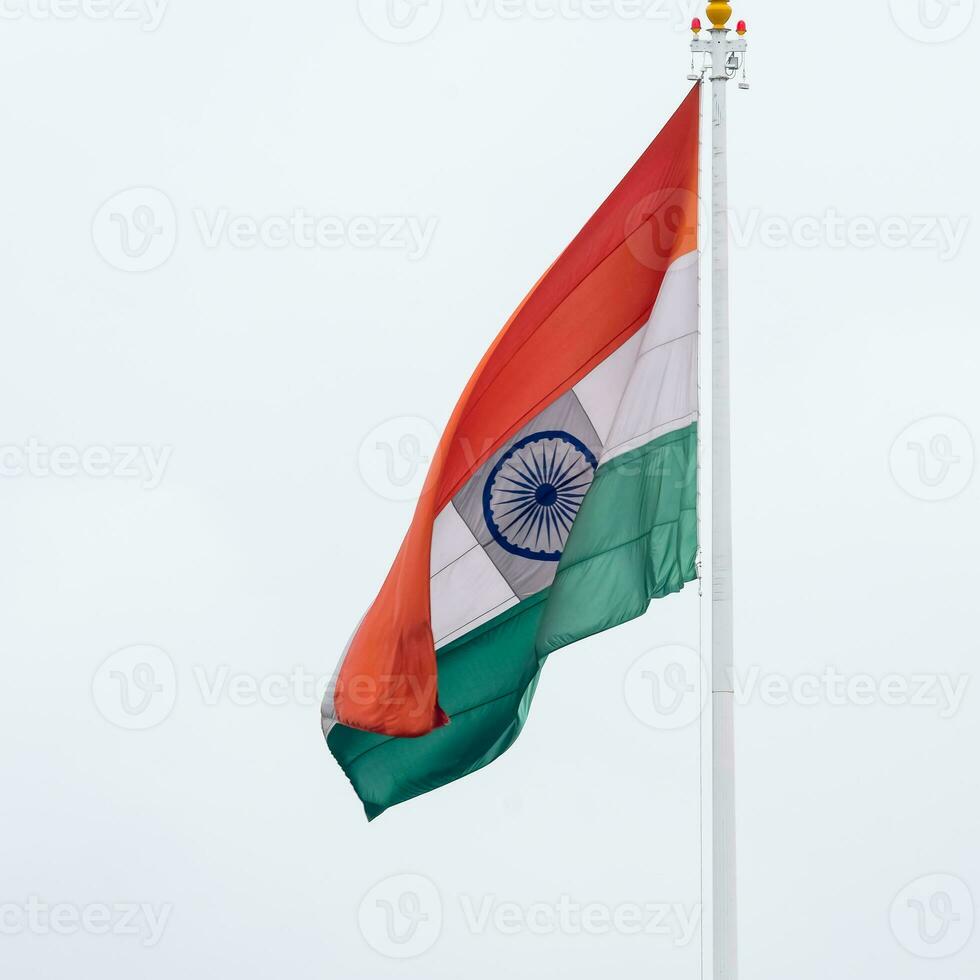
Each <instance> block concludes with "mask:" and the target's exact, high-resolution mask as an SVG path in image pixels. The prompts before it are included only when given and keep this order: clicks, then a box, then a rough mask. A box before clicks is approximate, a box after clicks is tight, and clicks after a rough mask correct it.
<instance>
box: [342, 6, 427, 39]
mask: <svg viewBox="0 0 980 980" xmlns="http://www.w3.org/2000/svg"><path fill="white" fill-rule="evenodd" d="M357 6H358V9H359V10H360V13H361V20H362V21H363V22H364V26H365V27H367V29H368V30H369V31H370V32H371V33H372V34H374V36H375V37H379V38H381V40H382V41H390V42H391V43H392V44H411V43H412V42H413V41H421V40H422V38H425V37H428V36H429V35H430V34H431V33H432V32H433V31H434V30H435V29H436V27H437V26H438V25H439V20H440V19H441V17H442V0H358V4H357Z"/></svg>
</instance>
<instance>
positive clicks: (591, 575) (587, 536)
mask: <svg viewBox="0 0 980 980" xmlns="http://www.w3.org/2000/svg"><path fill="white" fill-rule="evenodd" d="M696 505H697V428H696V426H694V425H691V426H688V427H687V428H685V429H681V430H679V431H677V432H672V433H670V434H668V435H666V436H662V437H661V438H660V439H656V440H654V441H653V442H650V443H648V444H647V445H646V446H643V447H641V448H640V449H636V450H633V451H632V452H630V453H627V454H625V455H624V456H621V457H619V458H618V459H615V460H613V461H612V462H610V463H607V464H605V465H603V466H601V467H600V468H599V470H598V471H597V472H596V476H595V479H594V480H593V483H592V486H591V488H590V489H589V492H588V494H587V495H586V497H585V500H584V501H583V504H582V508H581V510H580V511H579V514H578V516H577V518H576V520H575V523H574V525H573V526H572V531H571V534H570V535H569V539H568V542H567V544H566V547H565V551H564V554H563V555H562V559H561V562H560V563H559V566H558V574H557V576H556V578H555V581H554V583H553V585H552V586H551V588H550V589H546V590H544V591H542V592H539V593H538V594H537V595H535V596H532V597H531V598H529V599H525V600H524V601H523V602H521V603H519V604H518V605H516V606H514V607H512V608H511V609H508V610H507V611H506V612H504V613H502V614H501V615H499V616H497V617H495V618H494V619H492V620H490V621H489V622H488V623H484V624H483V625H482V626H480V627H478V628H477V629H475V630H473V631H471V632H470V633H468V634H467V635H466V636H464V637H462V638H460V639H458V640H456V641H454V642H453V643H451V644H449V645H447V646H445V647H443V648H442V649H441V650H440V651H439V653H438V657H439V701H440V703H441V704H442V706H443V708H444V709H445V710H446V712H447V713H448V714H449V716H450V718H451V719H452V721H451V723H450V724H449V725H447V726H445V727H444V728H440V729H437V730H436V731H434V732H431V733H430V734H428V735H425V736H423V737H422V738H416V739H405V738H389V737H387V736H384V735H374V734H370V733H367V732H359V731H355V730H354V729H351V728H346V727H344V726H343V725H335V726H334V727H333V728H332V729H331V731H330V733H329V735H328V736H327V745H328V746H329V747H330V751H331V752H332V753H333V755H334V757H335V758H336V759H337V761H338V762H339V763H340V765H341V767H342V768H343V770H344V772H345V773H346V774H347V776H348V778H349V779H350V781H351V783H352V784H353V786H354V789H355V791H356V792H357V795H358V796H359V797H360V799H361V801H362V802H363V804H364V810H365V812H366V813H367V816H368V819H370V820H373V819H374V818H375V817H377V816H378V815H379V814H381V813H383V812H384V811H385V810H386V809H387V808H388V807H390V806H393V805H395V804H396V803H402V802H404V801H405V800H409V799H412V798H413V797H415V796H420V795H421V794H423V793H427V792H429V791H430V790H433V789H437V788H438V787H440V786H445V785H446V784H447V783H451V782H453V781H454V780H456V779H459V778H461V777H462V776H465V775H467V774H469V773H471V772H475V771H476V770H477V769H481V768H483V766H486V765H488V764H489V763H491V762H493V760H494V759H496V758H498V757H499V756H500V755H502V754H503V753H504V752H505V751H506V750H507V749H508V748H510V746H511V745H512V744H513V743H514V740H515V739H516V738H517V736H518V735H519V734H520V732H521V729H522V728H523V726H524V721H525V719H526V717H527V711H528V708H529V706H530V702H531V698H532V697H533V695H534V689H535V687H536V686H537V682H538V678H539V676H540V672H541V667H542V666H543V664H544V661H545V659H546V658H547V656H548V654H550V653H552V652H553V651H555V650H557V649H559V648H560V647H563V646H566V645H567V644H569V643H573V642H575V641H576V640H580V639H582V638H583V637H586V636H591V635H592V634H594V633H599V632H601V631H602V630H606V629H609V628H610V627H613V626H618V625H619V624H621V623H625V622H627V621H628V620H630V619H634V618H635V617H637V616H640V615H642V614H643V612H644V611H645V610H646V608H647V606H648V605H649V603H650V600H651V599H653V598H659V597H661V596H665V595H668V594H670V593H671V592H677V591H679V590H680V589H681V588H683V585H684V583H685V582H690V581H692V580H693V579H694V578H695V568H694V563H695V555H696V551H697V517H696Z"/></svg>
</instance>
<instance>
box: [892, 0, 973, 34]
mask: <svg viewBox="0 0 980 980" xmlns="http://www.w3.org/2000/svg"><path fill="white" fill-rule="evenodd" d="M889 6H890V7H891V12H892V20H894V21H895V23H896V25H898V28H899V30H901V31H902V32H903V33H905V34H907V35H908V36H909V37H910V38H912V40H913V41H923V42H925V43H926V44H941V43H943V42H944V41H952V40H954V39H955V38H958V37H959V36H960V35H961V34H963V33H965V31H966V29H967V28H968V27H969V26H970V24H971V23H972V21H973V13H974V0H889Z"/></svg>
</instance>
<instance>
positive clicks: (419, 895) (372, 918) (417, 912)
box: [357, 874, 442, 960]
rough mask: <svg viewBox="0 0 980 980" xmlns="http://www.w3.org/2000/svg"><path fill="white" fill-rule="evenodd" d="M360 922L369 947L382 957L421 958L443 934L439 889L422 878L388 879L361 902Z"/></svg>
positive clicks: (397, 877)
mask: <svg viewBox="0 0 980 980" xmlns="http://www.w3.org/2000/svg"><path fill="white" fill-rule="evenodd" d="M357 923H358V926H359V927H360V930H361V935H362V936H363V937H364V939H365V940H366V941H367V943H368V945H369V946H370V947H371V948H372V949H373V950H375V952H377V953H380V954H381V955H382V956H387V957H389V958H390V959H398V960H404V959H411V958H412V957H413V956H421V955H422V954H423V953H425V952H426V951H427V950H429V949H431V948H432V946H433V945H434V944H435V942H436V940H437V939H438V938H439V935H440V933H441V932H442V899H441V897H440V895H439V890H438V889H437V888H436V886H435V885H434V884H433V883H432V882H431V881H430V880H429V879H428V878H424V877H423V876H422V875H415V874H403V875H394V876H392V877H391V878H385V880H384V881H380V882H378V884H376V885H375V886H374V887H373V888H372V889H371V890H370V891H369V892H368V893H367V894H366V895H365V896H364V898H363V899H362V900H361V905H360V908H359V909H358V912H357Z"/></svg>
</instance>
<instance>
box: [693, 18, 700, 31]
mask: <svg viewBox="0 0 980 980" xmlns="http://www.w3.org/2000/svg"><path fill="white" fill-rule="evenodd" d="M691 30H692V31H694V33H695V34H700V33H701V18H700V17H695V18H694V20H692V21H691Z"/></svg>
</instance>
